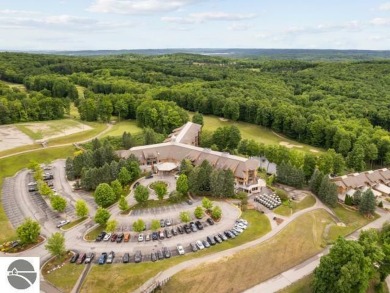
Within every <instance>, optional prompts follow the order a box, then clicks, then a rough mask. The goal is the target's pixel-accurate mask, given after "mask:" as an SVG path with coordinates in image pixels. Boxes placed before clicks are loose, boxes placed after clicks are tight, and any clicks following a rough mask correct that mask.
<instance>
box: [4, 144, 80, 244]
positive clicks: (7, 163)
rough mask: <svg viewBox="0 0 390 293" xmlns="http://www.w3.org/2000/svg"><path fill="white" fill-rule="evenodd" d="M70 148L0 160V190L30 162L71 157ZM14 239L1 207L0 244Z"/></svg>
mask: <svg viewBox="0 0 390 293" xmlns="http://www.w3.org/2000/svg"><path fill="white" fill-rule="evenodd" d="M73 152H74V148H73V147H72V146H66V147H58V148H52V149H42V150H40V151H39V152H32V153H26V154H20V155H18V156H14V157H9V158H4V159H0V189H1V188H2V183H3V179H4V178H5V177H9V176H13V175H14V174H15V173H16V172H18V171H19V170H21V169H23V168H26V166H27V165H28V163H29V162H30V160H35V161H37V162H38V163H46V162H47V163H48V162H51V161H53V160H56V159H60V158H66V157H68V156H70V155H72V154H73ZM14 237H15V232H14V230H13V229H12V226H11V225H10V223H9V221H8V218H7V216H6V214H5V212H4V209H3V207H2V206H0V243H1V242H3V241H6V240H9V239H12V238H14Z"/></svg>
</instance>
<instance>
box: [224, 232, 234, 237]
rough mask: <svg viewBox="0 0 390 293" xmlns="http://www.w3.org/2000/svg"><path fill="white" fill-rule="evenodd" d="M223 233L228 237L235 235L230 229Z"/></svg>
mask: <svg viewBox="0 0 390 293" xmlns="http://www.w3.org/2000/svg"><path fill="white" fill-rule="evenodd" d="M224 233H225V235H226V236H227V237H228V238H236V236H235V235H234V234H233V233H232V232H230V231H225V232H224Z"/></svg>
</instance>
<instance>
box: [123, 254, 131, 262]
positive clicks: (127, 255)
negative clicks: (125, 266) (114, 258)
mask: <svg viewBox="0 0 390 293" xmlns="http://www.w3.org/2000/svg"><path fill="white" fill-rule="evenodd" d="M122 262H123V263H128V262H130V254H129V253H128V252H126V253H125V254H124V255H123V257H122Z"/></svg>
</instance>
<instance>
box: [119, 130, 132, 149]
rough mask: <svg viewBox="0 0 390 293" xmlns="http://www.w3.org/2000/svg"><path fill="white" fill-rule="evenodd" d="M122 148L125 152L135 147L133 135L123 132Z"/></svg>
mask: <svg viewBox="0 0 390 293" xmlns="http://www.w3.org/2000/svg"><path fill="white" fill-rule="evenodd" d="M122 146H123V148H124V149H125V150H127V149H130V148H131V147H133V146H134V142H133V138H132V137H131V133H129V132H126V131H125V132H123V135H122Z"/></svg>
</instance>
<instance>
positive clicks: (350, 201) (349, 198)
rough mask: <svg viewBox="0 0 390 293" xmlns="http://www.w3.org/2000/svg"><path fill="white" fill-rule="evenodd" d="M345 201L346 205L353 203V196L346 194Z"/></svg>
mask: <svg viewBox="0 0 390 293" xmlns="http://www.w3.org/2000/svg"><path fill="white" fill-rule="evenodd" d="M344 203H345V204H346V205H348V206H351V205H353V198H352V196H350V195H348V194H346V195H345V199H344Z"/></svg>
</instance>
